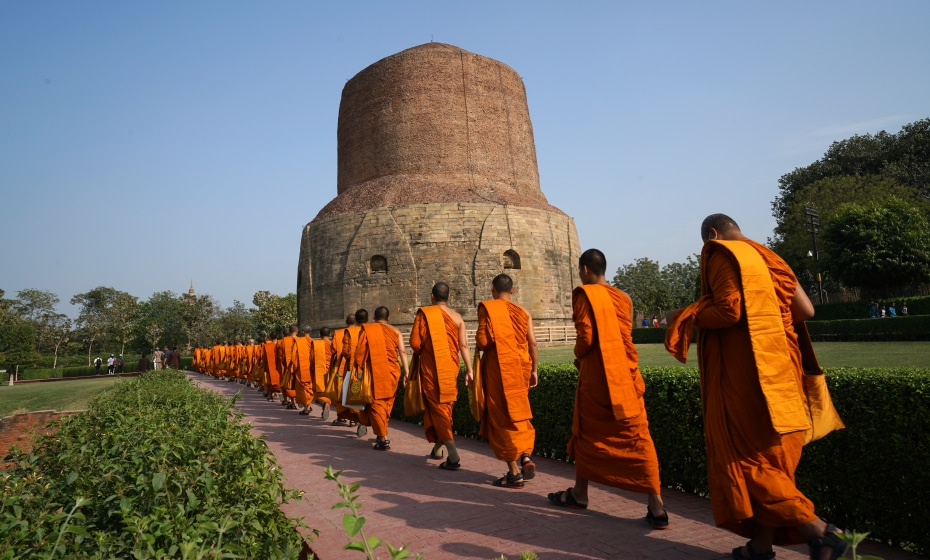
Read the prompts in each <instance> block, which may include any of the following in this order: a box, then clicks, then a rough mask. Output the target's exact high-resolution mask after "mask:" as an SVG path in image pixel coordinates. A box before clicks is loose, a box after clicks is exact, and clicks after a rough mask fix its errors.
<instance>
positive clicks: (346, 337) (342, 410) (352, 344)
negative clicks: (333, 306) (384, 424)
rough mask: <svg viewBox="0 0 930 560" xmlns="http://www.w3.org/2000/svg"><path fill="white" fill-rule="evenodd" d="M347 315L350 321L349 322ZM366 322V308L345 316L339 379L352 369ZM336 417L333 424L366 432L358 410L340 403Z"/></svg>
mask: <svg viewBox="0 0 930 560" xmlns="http://www.w3.org/2000/svg"><path fill="white" fill-rule="evenodd" d="M349 317H351V321H352V323H351V324H350V323H349V321H350V319H349ZM367 322H368V310H367V309H358V310H356V311H355V313H353V314H351V315H349V316H348V317H346V328H345V329H343V332H342V344H341V345H340V354H339V356H338V357H337V358H336V360H337V364H338V365H337V368H336V369H337V372H338V373H339V378H340V379H341V380H344V379H345V376H346V375H348V374H349V373H350V372H351V370H352V360H354V359H355V349H356V347H357V345H358V339H359V336H361V334H362V325H364V324H365V323H367ZM336 417H337V418H336V419H335V420H333V425H334V426H355V425H357V426H358V427H357V428H356V430H355V435H357V436H358V437H362V436H364V435H365V434H367V433H368V428H367V427H365V425H364V424H361V423H360V422H359V421H358V420H359V417H358V410H356V409H354V408H348V407H345V406H342V405H338V406H337V407H336Z"/></svg>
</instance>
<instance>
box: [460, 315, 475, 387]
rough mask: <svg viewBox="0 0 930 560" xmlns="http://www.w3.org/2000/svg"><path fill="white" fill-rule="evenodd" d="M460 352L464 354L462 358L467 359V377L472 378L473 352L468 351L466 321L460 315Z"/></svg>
mask: <svg viewBox="0 0 930 560" xmlns="http://www.w3.org/2000/svg"><path fill="white" fill-rule="evenodd" d="M458 323H459V353H460V354H462V360H464V361H465V378H466V379H471V378H472V371H471V369H472V368H471V352H469V351H468V333H467V332H466V331H465V321H463V320H462V318H461V317H459V320H458Z"/></svg>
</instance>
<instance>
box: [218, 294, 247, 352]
mask: <svg viewBox="0 0 930 560" xmlns="http://www.w3.org/2000/svg"><path fill="white" fill-rule="evenodd" d="M216 327H217V332H216V335H217V336H218V338H220V339H222V340H225V341H228V342H230V343H235V342H236V341H239V340H242V341H245V340H248V339H249V338H253V337H252V333H253V332H254V330H255V323H254V321H253V313H252V312H250V311H249V310H248V309H246V308H245V305H243V304H242V302H241V301H237V300H233V305H232V307H227V308H226V311H225V312H224V313H223V315H222V316H221V317H220V318H219V319H217V320H216Z"/></svg>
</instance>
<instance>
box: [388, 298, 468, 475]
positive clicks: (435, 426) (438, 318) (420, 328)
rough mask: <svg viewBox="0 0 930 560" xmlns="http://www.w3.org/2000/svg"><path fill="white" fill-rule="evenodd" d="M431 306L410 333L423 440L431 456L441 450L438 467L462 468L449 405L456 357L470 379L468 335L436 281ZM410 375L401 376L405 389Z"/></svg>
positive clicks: (453, 395) (455, 387)
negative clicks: (420, 394)
mask: <svg viewBox="0 0 930 560" xmlns="http://www.w3.org/2000/svg"><path fill="white" fill-rule="evenodd" d="M430 301H431V302H432V304H433V305H430V306H427V307H421V308H420V309H419V310H418V311H417V316H416V318H415V319H414V320H413V327H412V328H411V331H410V348H411V349H412V350H413V352H414V353H415V354H417V355H418V356H419V357H420V390H421V391H422V392H423V404H424V405H425V407H426V410H424V411H423V428H424V430H425V431H426V439H427V440H428V441H429V442H430V443H432V444H433V450H432V451H431V452H430V457H431V458H433V459H441V458H442V455H443V454H442V447H443V446H445V448H446V449H447V450H448V453H449V456H448V458H447V459H446V460H445V461H443V462H442V463H440V464H439V468H441V469H446V470H457V469H459V468H461V461H460V460H459V454H458V451H456V449H455V440H454V438H453V436H452V406H453V405H454V404H455V400H456V398H458V392H459V388H458V376H459V371H460V367H459V354H461V355H462V359H463V360H464V361H465V375H466V378H470V377H471V376H472V368H471V356H470V354H469V352H468V336H467V335H466V333H465V321H463V320H462V316H461V315H459V314H458V313H456V312H455V311H454V310H452V309H450V308H449V285H448V284H446V283H445V282H437V283H436V285H435V286H433V290H432V292H431V293H430ZM409 377H410V372H407V375H405V376H404V387H406V386H407V381H408V380H409Z"/></svg>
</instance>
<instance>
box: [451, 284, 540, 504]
mask: <svg viewBox="0 0 930 560" xmlns="http://www.w3.org/2000/svg"><path fill="white" fill-rule="evenodd" d="M513 292H514V289H513V279H512V278H511V277H510V276H508V275H506V274H498V275H497V276H496V277H494V280H493V281H492V282H491V297H492V299H490V300H488V301H483V302H481V303H480V304H478V331H477V332H476V333H475V345H476V351H483V352H484V355H483V356H482V358H481V371H476V372H474V374H475V375H481V376H482V377H481V381H482V386H483V387H484V398H485V405H484V418H482V419H481V431H480V432H479V435H480V436H481V437H483V438H486V439H487V440H488V443H490V444H491V450H493V451H494V456H495V457H497V458H498V459H500V460H501V461H504V462H505V463H507V469H508V471H507V473H506V474H505V475H504V476H502V477H501V478H499V479H497V480H496V481H494V485H495V486H501V487H505V488H523V484H524V481H526V480H531V479H532V478H533V477H534V476H536V463H534V462H533V459H532V457H531V454H532V453H533V446H534V445H535V443H536V430H535V429H534V428H533V424H532V423H531V422H530V420H531V419H532V418H533V413H532V411H531V410H530V398H529V390H530V389H532V388H533V387H535V386H536V384H537V383H538V381H539V376H538V374H537V371H536V366H537V363H538V361H539V353H538V348H537V345H536V335H535V334H534V332H533V317H532V316H531V315H530V313H529V311H527V310H526V309H524V308H523V307H522V306H520V305H517V304H516V303H514V302H513V301H511V296H512V295H513ZM465 381H466V383H471V382H472V381H473V380H472V379H468V378H466V380H465Z"/></svg>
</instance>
